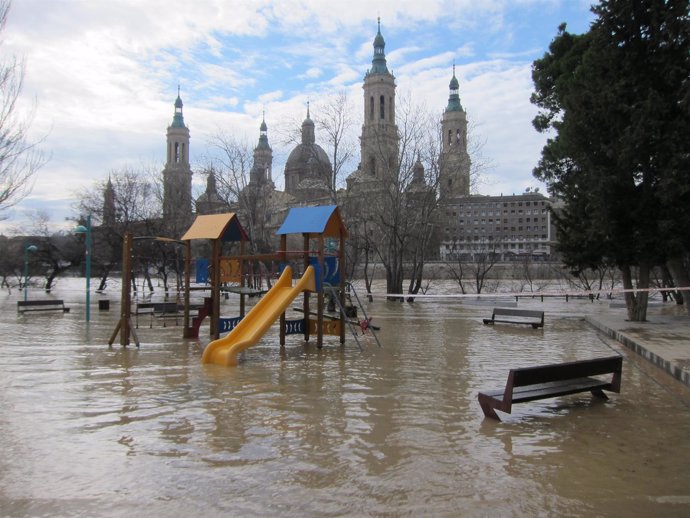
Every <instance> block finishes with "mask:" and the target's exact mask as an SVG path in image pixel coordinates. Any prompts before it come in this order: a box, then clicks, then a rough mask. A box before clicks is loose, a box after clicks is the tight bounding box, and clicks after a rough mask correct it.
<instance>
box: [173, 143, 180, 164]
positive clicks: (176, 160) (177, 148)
mask: <svg viewBox="0 0 690 518" xmlns="http://www.w3.org/2000/svg"><path fill="white" fill-rule="evenodd" d="M173 162H174V163H176V164H179V163H180V143H179V142H175V157H174V159H173Z"/></svg>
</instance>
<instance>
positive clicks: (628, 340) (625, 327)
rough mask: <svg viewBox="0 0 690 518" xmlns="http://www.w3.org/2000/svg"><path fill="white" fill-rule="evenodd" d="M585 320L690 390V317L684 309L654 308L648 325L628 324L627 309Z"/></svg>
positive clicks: (590, 316) (644, 323)
mask: <svg viewBox="0 0 690 518" xmlns="http://www.w3.org/2000/svg"><path fill="white" fill-rule="evenodd" d="M585 318H586V320H587V322H589V323H590V324H591V325H592V326H594V327H596V328H597V329H599V330H601V331H603V332H604V333H606V334H607V335H608V336H610V337H612V338H615V339H616V340H618V341H619V342H621V343H622V344H623V345H624V346H626V347H627V348H629V349H631V350H633V351H635V352H636V353H638V354H639V355H641V356H642V357H644V358H646V359H647V360H649V361H650V362H652V363H654V364H655V365H656V366H657V367H660V368H661V369H663V370H665V371H666V372H668V373H669V374H670V375H671V376H673V377H674V378H676V379H678V380H680V381H681V382H682V383H684V384H685V385H687V386H688V387H690V316H688V315H687V314H685V313H684V309H683V308H680V307H671V304H666V305H664V306H650V307H649V309H648V311H647V321H646V322H629V321H627V320H626V318H627V314H626V310H625V308H611V309H610V311H609V312H606V313H600V314H597V315H588V316H586V317H585Z"/></svg>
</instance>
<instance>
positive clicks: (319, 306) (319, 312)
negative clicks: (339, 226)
mask: <svg viewBox="0 0 690 518" xmlns="http://www.w3.org/2000/svg"><path fill="white" fill-rule="evenodd" d="M318 241H319V246H318V250H317V251H316V253H317V260H318V262H319V272H318V276H319V278H318V279H316V288H317V292H316V300H317V303H316V321H317V333H316V347H317V348H319V349H321V348H322V347H323V300H324V296H323V292H324V290H325V287H324V272H325V271H326V270H325V264H324V256H323V252H324V239H323V233H321V234H319V239H318ZM319 286H320V289H319Z"/></svg>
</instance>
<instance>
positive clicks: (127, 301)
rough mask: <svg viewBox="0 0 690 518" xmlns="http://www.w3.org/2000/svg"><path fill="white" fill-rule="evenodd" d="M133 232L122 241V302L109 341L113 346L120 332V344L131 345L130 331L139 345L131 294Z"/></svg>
mask: <svg viewBox="0 0 690 518" xmlns="http://www.w3.org/2000/svg"><path fill="white" fill-rule="evenodd" d="M132 240H133V238H132V233H131V232H126V233H125V236H124V239H123V241H122V291H121V302H120V320H119V322H118V323H117V326H115V331H113V334H112V335H111V337H110V340H109V341H108V345H110V346H112V345H113V342H114V341H115V337H116V336H117V334H118V332H119V333H120V345H122V346H123V347H124V346H126V345H129V335H130V333H131V334H132V336H133V337H134V341H135V343H136V344H137V347H139V337H138V336H137V333H136V331H135V330H134V328H133V327H132V320H131V314H132V299H131V295H130V289H131V288H130V283H131V282H132Z"/></svg>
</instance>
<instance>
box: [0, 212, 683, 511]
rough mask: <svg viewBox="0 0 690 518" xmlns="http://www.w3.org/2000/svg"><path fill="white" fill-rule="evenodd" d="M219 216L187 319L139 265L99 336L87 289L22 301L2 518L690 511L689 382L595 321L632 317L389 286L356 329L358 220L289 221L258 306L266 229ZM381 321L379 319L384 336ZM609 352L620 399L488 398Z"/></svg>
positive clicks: (302, 217) (193, 236) (8, 340)
mask: <svg viewBox="0 0 690 518" xmlns="http://www.w3.org/2000/svg"><path fill="white" fill-rule="evenodd" d="M216 216H220V217H217V218H216V217H215V216H214V218H213V219H203V220H199V219H198V220H197V221H195V222H194V224H193V225H192V226H191V227H190V228H189V229H188V231H187V232H186V233H185V235H184V236H181V237H182V239H181V241H182V246H184V247H185V248H187V247H189V248H188V249H189V250H193V242H194V241H196V240H201V241H207V242H208V244H209V245H210V246H209V248H210V250H211V251H212V253H211V255H210V256H209V257H207V258H205V259H206V260H207V261H208V263H207V266H205V267H197V268H196V270H198V271H197V272H195V279H194V282H192V281H191V278H192V271H193V270H194V269H195V268H193V265H194V264H203V262H202V263H196V259H197V258H195V257H193V256H192V254H191V253H190V254H189V255H187V266H188V270H187V274H186V275H187V276H188V279H189V282H188V283H187V286H188V287H189V290H188V291H187V292H185V293H184V294H183V301H182V304H181V306H182V309H181V310H180V311H177V308H176V313H175V314H174V315H170V314H168V315H165V314H164V312H165V307H164V306H159V307H158V308H147V307H146V306H144V307H142V310H145V309H157V310H158V312H157V313H154V312H153V311H152V312H148V313H141V314H137V305H139V304H141V305H144V304H147V303H150V304H152V303H154V302H151V301H149V302H144V301H137V300H131V299H129V300H128V297H129V295H127V296H125V294H124V293H125V288H124V285H126V286H127V290H126V291H127V292H129V282H130V280H129V279H127V278H126V275H124V277H125V278H124V280H123V281H124V282H123V285H122V286H119V287H113V288H112V289H111V290H110V291H109V292H106V293H104V294H102V295H101V296H99V297H100V298H102V299H109V300H110V303H111V304H110V308H109V310H105V309H104V310H99V311H97V312H94V314H93V318H92V319H91V321H90V322H89V323H88V324H85V322H84V299H83V290H79V289H77V288H78V287H79V288H81V287H82V286H83V284H78V285H77V283H78V282H81V283H83V279H77V280H75V281H74V282H67V283H65V285H64V286H60V287H59V289H58V291H57V292H56V293H54V294H51V297H50V298H51V299H53V300H61V301H62V303H63V304H64V306H65V307H69V308H70V311H69V312H63V311H61V310H60V311H40V312H31V311H27V312H21V313H18V312H17V302H18V300H20V296H19V295H18V294H16V293H15V294H7V293H3V294H1V295H0V323H1V325H2V329H3V333H2V338H0V341H1V342H2V343H1V347H0V364H2V366H3V367H2V369H3V373H2V377H1V378H0V380H1V381H0V383H1V384H2V387H1V388H2V390H0V432H1V435H0V436H1V437H2V444H3V446H4V452H5V454H4V455H3V456H2V457H0V473H2V474H3V475H2V477H0V508H1V509H2V510H3V513H2V514H4V515H7V516H38V515H44V516H45V515H49V516H74V515H94V516H122V515H125V514H128V515H130V514H131V515H139V514H143V513H144V512H145V513H147V514H150V515H153V516H161V515H165V516H183V515H190V514H193V515H202V514H203V515H204V516H266V515H269V514H270V515H279V516H300V517H301V516H329V515H333V516H342V515H348V516H401V515H406V516H409V515H433V516H458V515H462V516H487V515H492V516H533V515H540V516H556V515H558V516H560V515H571V516H584V515H587V516H589V515H595V516H625V515H634V516H659V515H663V516H687V514H688V512H689V511H690V477H688V468H687V458H690V442H689V441H688V440H687V437H688V434H689V432H690V398H689V397H688V395H687V389H686V388H684V387H680V386H679V385H678V383H677V382H676V381H675V380H673V379H672V378H670V377H669V376H667V375H666V374H665V373H663V372H661V371H659V370H658V369H657V368H656V367H654V366H653V365H650V364H649V362H647V361H646V360H644V359H641V358H640V357H639V356H638V355H637V354H635V353H632V352H630V351H629V350H628V349H626V348H624V347H622V346H621V344H620V343H619V342H618V341H615V340H612V339H610V338H608V337H607V336H605V335H604V334H602V333H600V332H598V331H597V330H596V329H595V328H594V327H592V326H591V325H589V324H587V323H586V322H585V321H584V317H588V316H591V315H595V316H596V315H598V316H602V315H604V316H605V315H610V316H611V317H614V316H615V315H617V314H618V313H619V312H622V311H624V310H623V309H621V308H617V307H616V305H615V304H609V301H603V300H602V301H595V302H590V301H589V300H588V299H571V300H570V301H568V302H566V301H565V300H564V299H548V300H546V302H542V301H541V300H539V299H538V298H536V299H520V301H519V303H517V304H513V305H510V304H507V303H506V302H507V301H506V300H489V301H487V300H479V299H477V300H473V299H470V298H463V299H453V300H452V301H450V302H449V301H448V300H442V299H429V300H426V301H423V302H419V303H414V304H407V303H404V304H401V303H399V302H389V301H387V300H386V298H385V297H380V296H376V297H374V300H373V302H368V301H362V304H361V305H358V304H357V302H356V300H354V301H353V305H354V306H357V311H358V314H357V317H352V316H347V311H348V310H349V308H348V301H347V297H346V296H347V295H350V296H351V297H350V298H352V299H354V298H355V297H353V296H352V294H351V292H349V291H348V280H347V279H345V278H344V277H343V276H342V275H341V276H340V277H338V276H332V275H331V273H333V272H338V271H339V270H341V268H338V267H336V264H337V263H338V261H340V260H341V258H340V257H339V254H340V250H342V245H341V243H342V239H345V238H346V232H347V231H346V227H345V225H344V222H342V220H341V219H340V215H339V213H338V211H337V208H335V207H329V208H320V209H319V210H318V211H317V212H314V213H308V212H303V213H300V212H296V213H294V214H292V213H291V215H289V216H288V217H287V218H286V220H285V222H284V224H283V226H282V227H281V230H280V231H279V232H282V233H280V236H281V237H280V240H281V246H280V247H279V248H280V249H279V250H278V251H276V252H275V253H274V254H269V255H270V256H271V257H272V258H270V259H266V260H267V261H275V262H276V268H275V278H274V280H273V283H272V285H271V287H270V288H268V287H267V288H266V289H263V290H262V291H264V292H265V293H263V294H262V295H261V296H257V295H256V294H255V293H254V291H253V290H254V287H253V286H249V285H246V283H245V285H243V283H242V280H241V279H242V278H245V277H246V276H244V275H242V272H243V269H244V268H245V266H247V265H248V264H249V263H250V261H252V260H254V259H252V258H250V257H249V255H248V254H246V252H245V249H244V245H243V243H245V244H246V238H247V237H248V236H247V235H246V232H244V229H243V227H242V225H241V224H240V221H239V220H238V219H237V217H236V215H216ZM131 237H132V240H131V241H130V242H129V243H127V241H126V243H125V248H124V250H123V255H127V256H128V257H131V254H132V253H134V252H133V250H132V249H131V248H128V246H130V247H131V246H132V245H133V243H134V242H135V237H136V236H131ZM223 243H234V244H230V245H224V244H223ZM334 244H335V246H334ZM224 246H227V247H229V248H231V249H232V250H233V252H232V253H231V254H228V255H225V254H224V252H223V250H224V248H223V247H224ZM274 258H275V259H274ZM340 264H342V263H340ZM209 267H210V268H209ZM202 271H206V272H207V274H208V280H207V281H205V282H202V280H203V276H200V277H199V278H198V279H197V278H196V273H200V272H202ZM238 274H239V276H238ZM197 280H198V281H199V282H196V281H197ZM319 282H321V289H319ZM202 284H205V285H206V286H205V288H204V289H202ZM350 286H351V288H350V289H354V290H356V289H357V288H359V286H358V285H357V283H356V282H353V283H351V285H350ZM196 288H198V289H196ZM228 288H231V289H228ZM375 288H376V292H378V293H384V292H385V290H383V289H382V286H375ZM453 289H454V288H453V286H452V284H451V283H448V284H445V285H443V284H440V285H439V286H438V290H439V291H440V292H443V293H451V292H452V291H453ZM61 290H62V291H61ZM360 291H361V288H360ZM331 293H333V294H335V297H336V300H334V304H335V305H336V310H335V312H329V311H328V309H327V303H326V300H327V299H328V298H332V296H331V295H330V294H331ZM355 293H356V291H355ZM341 297H342V298H341ZM44 298H45V297H44ZM30 299H31V297H30ZM94 302H95V301H94ZM162 303H163V302H161V304H162ZM127 304H129V307H126V308H125V306H126V305H127ZM501 305H505V306H507V307H509V308H510V309H511V310H513V311H512V313H515V310H523V313H522V315H523V316H521V317H516V316H515V314H511V311H496V308H495V307H494V306H501ZM125 309H126V311H125ZM673 310H674V308H667V307H661V306H658V307H656V306H655V307H652V310H651V312H650V313H651V315H650V318H652V319H653V318H654V315H655V314H658V315H661V314H664V313H666V312H668V311H673ZM492 313H493V314H492ZM518 313H519V312H518ZM350 314H351V313H350ZM319 315H322V316H321V317H319ZM525 315H527V316H525ZM536 315H540V316H541V319H540V320H535V318H536V317H535V316H536ZM372 316H373V317H374V321H373V322H375V323H376V324H377V325H378V327H379V330H378V331H377V332H376V333H372V332H371V330H367V332H366V333H363V332H362V329H361V328H359V325H358V324H359V322H360V321H362V320H367V321H368V319H369V318H371V317H372ZM489 316H491V319H488V317H489ZM292 317H295V318H292ZM506 318H507V319H512V320H514V319H515V318H523V319H525V320H526V322H528V325H520V324H515V323H503V322H500V320H501V319H506ZM485 319H486V320H494V322H493V323H491V324H485V323H484V320H485ZM293 321H295V322H293ZM243 322H246V323H245V324H244V326H242V323H243ZM300 322H302V324H300ZM319 322H320V323H319ZM176 324H177V325H176ZM533 324H535V325H533ZM288 328H294V329H295V330H296V332H294V333H291V332H289V329H288ZM353 332H354V334H353ZM355 336H356V338H355ZM230 337H232V338H230ZM109 341H111V342H112V346H110V347H109V346H108V342H109ZM214 344H215V345H214ZM136 345H138V347H137V346H136ZM607 358H620V359H619V360H617V362H620V364H621V367H622V368H621V369H620V371H618V370H616V369H617V365H613V370H614V373H613V377H611V374H606V375H605V376H598V375H597V377H599V378H602V379H603V380H604V383H609V382H610V383H612V384H614V385H616V384H619V386H618V387H617V388H618V389H619V390H620V392H619V393H616V392H615V391H613V392H612V391H610V390H608V388H611V387H608V388H604V389H603V390H605V392H606V394H607V396H608V399H603V398H600V397H593V396H592V394H591V393H590V391H586V392H576V393H572V394H569V395H563V396H558V397H550V398H546V399H535V400H532V401H528V402H523V403H521V404H514V405H513V406H512V408H511V409H510V413H509V414H508V413H506V412H505V411H504V409H502V408H500V407H499V406H496V407H495V409H496V410H498V411H499V414H500V417H501V419H502V421H499V420H496V419H492V418H486V417H485V415H484V412H483V411H482V410H483V409H482V405H481V403H480V401H479V400H478V395H479V394H480V393H487V392H490V391H491V390H495V389H501V390H503V391H504V392H505V389H503V387H507V380H508V381H509V372H511V370H512V369H514V368H518V367H534V366H543V365H570V364H575V365H579V362H582V361H590V360H592V359H607ZM238 359H241V360H243V361H240V362H238V361H237V360H238ZM617 362H614V363H617ZM233 365H234V366H233ZM530 375H531V376H535V375H537V376H538V375H540V374H538V373H537V374H535V373H534V372H533V373H531V374H530ZM559 375H561V376H562V375H563V374H562V373H560V374H559ZM615 376H618V378H615ZM614 388H615V387H614ZM501 401H503V399H501Z"/></svg>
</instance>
